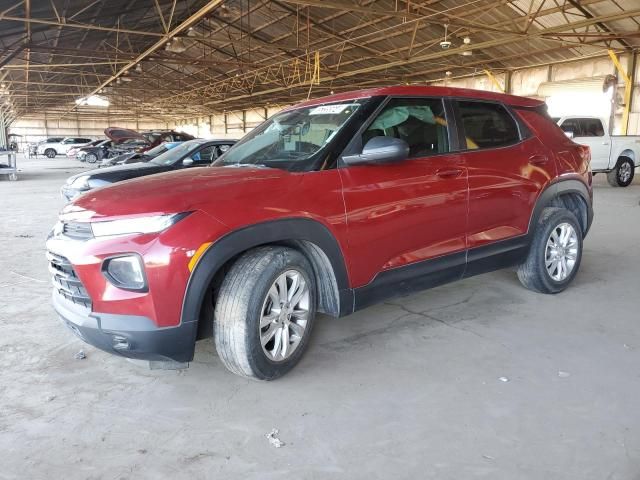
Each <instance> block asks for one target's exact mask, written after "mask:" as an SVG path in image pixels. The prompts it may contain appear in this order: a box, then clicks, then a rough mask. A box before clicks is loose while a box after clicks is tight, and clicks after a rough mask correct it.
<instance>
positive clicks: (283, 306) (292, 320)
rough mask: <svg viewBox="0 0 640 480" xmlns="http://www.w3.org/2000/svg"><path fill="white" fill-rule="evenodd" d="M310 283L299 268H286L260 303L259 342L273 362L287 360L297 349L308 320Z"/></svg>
mask: <svg viewBox="0 0 640 480" xmlns="http://www.w3.org/2000/svg"><path fill="white" fill-rule="evenodd" d="M309 302H310V293H309V286H308V285H307V282H306V281H305V279H304V276H303V275H302V273H301V272H299V271H298V270H287V271H286V272H284V273H282V274H280V275H279V276H278V277H277V278H276V280H275V281H274V282H273V284H272V285H271V287H270V288H269V291H268V293H267V296H266V298H265V299H264V302H263V304H262V310H261V314H260V326H259V328H260V343H261V345H262V350H263V352H264V353H265V355H266V356H267V358H268V359H269V360H271V361H273V362H282V361H284V360H286V359H288V358H289V357H290V356H291V355H292V354H293V352H295V350H296V349H297V348H298V346H299V345H300V342H301V341H302V338H303V337H304V335H305V333H306V328H307V323H308V321H309Z"/></svg>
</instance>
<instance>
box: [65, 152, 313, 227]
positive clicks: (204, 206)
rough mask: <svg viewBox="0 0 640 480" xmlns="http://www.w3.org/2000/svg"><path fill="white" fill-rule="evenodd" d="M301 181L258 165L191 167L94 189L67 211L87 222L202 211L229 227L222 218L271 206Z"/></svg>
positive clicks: (276, 170)
mask: <svg viewBox="0 0 640 480" xmlns="http://www.w3.org/2000/svg"><path fill="white" fill-rule="evenodd" d="M134 165H138V164H134ZM142 165H149V164H147V163H145V164H142ZM123 166H124V167H129V168H130V167H131V166H132V165H123ZM114 168H117V167H112V168H107V169H104V170H113V169H114ZM302 177H303V174H299V173H298V174H294V173H289V172H286V171H283V170H278V169H265V168H254V167H247V168H234V167H196V168H189V169H185V170H180V171H174V172H167V173H162V174H159V175H152V176H150V177H146V178H140V179H137V180H132V181H127V182H122V183H118V184H115V185H111V186H108V187H105V188H99V189H96V190H91V191H89V192H87V193H86V194H85V195H83V196H81V197H79V198H78V199H77V200H75V201H74V202H72V203H71V204H69V205H68V206H67V207H65V210H64V211H63V213H67V214H69V213H71V212H79V213H78V214H79V218H85V219H86V218H87V217H89V218H102V217H122V216H130V215H152V214H164V213H178V212H185V211H191V210H203V211H205V212H207V213H209V214H211V215H212V216H214V217H215V218H217V219H218V220H220V221H222V222H223V223H225V221H224V218H225V217H226V216H227V215H233V214H234V212H235V211H236V210H237V208H245V207H244V206H249V205H251V206H255V205H256V204H257V202H256V200H258V199H263V200H264V202H262V201H261V202H260V203H264V204H265V205H268V204H269V203H270V202H276V201H277V198H279V197H282V196H286V195H288V194H289V192H290V191H291V189H292V188H293V185H295V184H297V183H298V182H299V181H300V180H301V178H302Z"/></svg>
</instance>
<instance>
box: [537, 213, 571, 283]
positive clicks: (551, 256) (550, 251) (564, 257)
mask: <svg viewBox="0 0 640 480" xmlns="http://www.w3.org/2000/svg"><path fill="white" fill-rule="evenodd" d="M577 258H578V233H577V232H576V230H575V229H574V228H573V226H572V225H571V224H569V223H561V224H560V225H558V226H556V228H554V229H553V230H552V231H551V235H549V238H548V240H547V245H546V248H545V255H544V259H545V267H546V268H547V273H548V274H549V276H550V277H551V278H552V279H553V280H555V281H556V282H562V281H563V280H566V279H567V277H568V276H569V275H570V274H571V272H572V271H573V269H574V267H575V264H576V260H577Z"/></svg>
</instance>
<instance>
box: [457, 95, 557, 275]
mask: <svg viewBox="0 0 640 480" xmlns="http://www.w3.org/2000/svg"><path fill="white" fill-rule="evenodd" d="M456 107H457V108H456V112H457V124H458V127H459V130H460V134H461V135H462V136H463V141H464V143H465V144H466V151H465V152H464V156H465V162H466V165H467V168H468V172H469V173H468V174H469V226H468V237H467V243H468V247H469V257H468V261H469V262H472V261H474V260H478V259H479V258H480V257H482V256H484V255H487V256H488V255H491V254H493V253H496V252H494V251H493V250H494V249H495V248H496V245H497V244H500V242H501V241H506V240H510V239H514V238H517V237H520V236H523V235H524V234H526V233H527V230H528V226H529V218H530V216H531V213H532V211H533V207H534V205H535V201H536V198H537V196H538V194H539V193H540V191H541V190H542V188H543V186H544V185H546V184H547V183H548V182H549V181H550V179H551V178H553V177H554V176H555V163H554V160H553V155H552V152H550V151H549V150H548V149H547V147H545V146H544V145H543V144H542V142H540V141H539V140H538V138H537V137H535V136H533V135H532V134H531V133H530V132H529V131H528V130H527V128H526V126H525V125H524V123H521V122H519V121H518V120H517V118H516V116H515V114H514V113H513V112H512V111H511V110H510V109H509V108H508V107H506V106H505V105H503V104H501V103H497V102H487V101H476V100H466V99H465V100H457V101H456ZM483 247H485V248H483ZM504 247H506V246H505V244H502V245H501V246H500V247H499V248H498V250H500V249H502V248H504ZM489 269H490V268H489Z"/></svg>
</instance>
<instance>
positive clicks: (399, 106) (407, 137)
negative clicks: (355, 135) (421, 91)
mask: <svg viewBox="0 0 640 480" xmlns="http://www.w3.org/2000/svg"><path fill="white" fill-rule="evenodd" d="M380 136H387V137H394V138H400V139H402V140H404V141H405V142H407V144H409V158H417V157H425V156H428V155H435V154H438V153H446V152H448V151H449V135H448V131H447V122H446V120H445V115H444V106H443V104H442V100H441V99H435V98H394V99H391V100H390V101H389V103H387V105H386V106H385V107H384V109H383V110H382V112H380V114H379V115H378V116H377V117H376V118H375V120H374V121H373V122H372V123H371V125H369V127H368V128H367V129H366V130H365V131H364V132H363V134H362V146H363V147H364V146H365V145H366V144H367V142H368V141H369V140H371V139H372V138H374V137H380Z"/></svg>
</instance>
